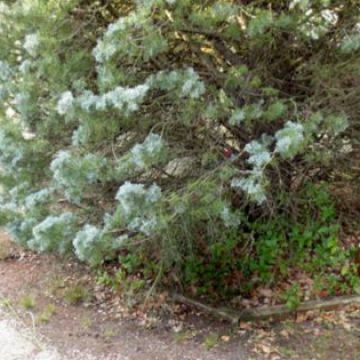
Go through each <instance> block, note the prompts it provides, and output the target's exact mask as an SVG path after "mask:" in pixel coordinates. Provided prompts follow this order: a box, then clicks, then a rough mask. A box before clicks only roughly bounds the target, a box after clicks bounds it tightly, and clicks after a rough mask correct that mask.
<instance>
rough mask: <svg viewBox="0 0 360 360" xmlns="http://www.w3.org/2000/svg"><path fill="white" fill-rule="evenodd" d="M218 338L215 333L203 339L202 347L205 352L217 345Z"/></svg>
mask: <svg viewBox="0 0 360 360" xmlns="http://www.w3.org/2000/svg"><path fill="white" fill-rule="evenodd" d="M219 340H220V337H219V335H218V334H216V333H210V334H209V335H207V336H206V337H205V338H204V342H203V345H204V346H205V349H206V350H210V349H212V348H213V347H214V346H216V345H217V344H218V342H219Z"/></svg>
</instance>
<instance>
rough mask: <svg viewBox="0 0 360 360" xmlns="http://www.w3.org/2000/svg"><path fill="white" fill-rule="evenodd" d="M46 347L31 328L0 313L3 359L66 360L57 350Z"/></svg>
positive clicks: (0, 350)
mask: <svg viewBox="0 0 360 360" xmlns="http://www.w3.org/2000/svg"><path fill="white" fill-rule="evenodd" d="M44 348H45V347H44V346H43V345H42V344H41V343H40V342H39V341H38V340H37V339H36V338H35V337H34V334H32V333H31V331H30V330H29V329H26V328H25V327H24V326H21V325H20V324H19V323H17V322H16V321H15V320H10V319H9V315H7V314H5V313H4V312H1V313H0V353H1V360H64V359H61V358H60V356H59V355H58V353H57V352H56V351H54V350H46V349H44Z"/></svg>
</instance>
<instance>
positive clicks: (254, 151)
mask: <svg viewBox="0 0 360 360" xmlns="http://www.w3.org/2000/svg"><path fill="white" fill-rule="evenodd" d="M244 150H245V151H246V152H247V153H249V154H250V157H249V159H248V163H249V164H251V165H252V166H253V167H254V168H257V169H262V168H263V167H265V166H266V165H267V164H268V163H269V162H270V161H271V154H270V152H269V150H268V148H267V146H266V144H264V142H259V141H257V140H254V141H251V142H250V143H248V144H247V145H246V146H245V148H244Z"/></svg>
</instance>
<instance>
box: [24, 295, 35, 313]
mask: <svg viewBox="0 0 360 360" xmlns="http://www.w3.org/2000/svg"><path fill="white" fill-rule="evenodd" d="M20 305H21V306H22V307H23V308H24V309H26V310H32V309H34V308H35V306H36V300H35V298H34V296H32V295H26V296H24V297H23V298H21V299H20Z"/></svg>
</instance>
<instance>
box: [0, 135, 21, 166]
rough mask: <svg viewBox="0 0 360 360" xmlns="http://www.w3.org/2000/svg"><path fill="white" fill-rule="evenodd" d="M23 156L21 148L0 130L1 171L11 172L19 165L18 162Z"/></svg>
mask: <svg viewBox="0 0 360 360" xmlns="http://www.w3.org/2000/svg"><path fill="white" fill-rule="evenodd" d="M23 158H24V152H23V148H22V147H21V146H20V145H19V144H16V143H15V142H14V141H13V140H12V139H10V138H9V137H8V136H7V134H6V133H5V132H4V131H3V130H0V164H2V165H3V167H2V169H1V170H2V171H3V172H11V171H14V170H16V169H18V167H19V162H20V161H21V160H22V159H23Z"/></svg>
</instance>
